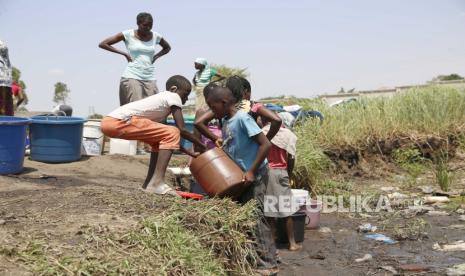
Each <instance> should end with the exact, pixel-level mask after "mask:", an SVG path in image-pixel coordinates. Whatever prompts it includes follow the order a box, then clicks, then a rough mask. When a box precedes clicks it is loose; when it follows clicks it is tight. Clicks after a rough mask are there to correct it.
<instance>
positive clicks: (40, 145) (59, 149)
mask: <svg viewBox="0 0 465 276" xmlns="http://www.w3.org/2000/svg"><path fill="white" fill-rule="evenodd" d="M85 122H86V120H85V119H83V118H79V117H64V116H35V117H32V124H31V126H30V128H29V129H30V134H29V135H30V143H31V159H32V160H36V161H41V162H49V163H62V162H72V161H77V160H79V159H81V144H82V129H83V126H84V123H85Z"/></svg>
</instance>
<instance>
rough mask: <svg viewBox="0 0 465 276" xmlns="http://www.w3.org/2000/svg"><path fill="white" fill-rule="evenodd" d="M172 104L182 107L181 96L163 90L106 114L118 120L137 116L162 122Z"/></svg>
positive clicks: (169, 111)
mask: <svg viewBox="0 0 465 276" xmlns="http://www.w3.org/2000/svg"><path fill="white" fill-rule="evenodd" d="M172 106H178V107H182V100H181V97H180V96H179V95H178V94H177V93H173V92H170V91H165V92H160V93H158V94H155V95H152V96H150V97H147V98H144V99H142V100H138V101H135V102H132V103H128V104H125V105H123V106H120V107H119V108H117V109H116V110H114V111H112V112H111V113H110V114H108V116H109V117H113V118H116V119H120V120H129V119H130V118H131V117H132V116H138V117H144V118H147V119H150V120H152V121H154V122H162V121H163V120H165V119H166V117H167V116H168V115H169V114H170V113H171V107H172Z"/></svg>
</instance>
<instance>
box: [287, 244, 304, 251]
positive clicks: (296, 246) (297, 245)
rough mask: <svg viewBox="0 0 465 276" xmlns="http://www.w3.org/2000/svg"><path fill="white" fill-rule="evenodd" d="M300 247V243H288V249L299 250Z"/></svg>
mask: <svg viewBox="0 0 465 276" xmlns="http://www.w3.org/2000/svg"><path fill="white" fill-rule="evenodd" d="M301 249H302V244H298V243H295V244H289V251H299V250H301Z"/></svg>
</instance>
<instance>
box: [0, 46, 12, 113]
mask: <svg viewBox="0 0 465 276" xmlns="http://www.w3.org/2000/svg"><path fill="white" fill-rule="evenodd" d="M11 84H12V68H11V63H10V58H9V56H8V47H7V46H6V44H5V43H3V42H2V41H1V40H0V115H7V116H13V113H14V111H13V95H12V93H11Z"/></svg>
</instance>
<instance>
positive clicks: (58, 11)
mask: <svg viewBox="0 0 465 276" xmlns="http://www.w3.org/2000/svg"><path fill="white" fill-rule="evenodd" d="M142 11H146V12H150V13H151V14H152V15H153V17H154V28H153V31H156V32H158V33H160V34H162V36H163V37H164V38H165V40H166V41H168V42H169V43H170V44H171V47H172V50H171V52H170V53H169V54H168V55H166V56H163V57H162V58H160V59H159V60H157V62H156V77H157V84H158V87H159V89H160V90H162V89H164V86H165V82H166V80H167V79H168V78H169V77H170V76H172V75H175V74H181V75H184V76H186V77H188V79H192V76H193V75H194V73H195V69H194V65H193V62H194V59H195V58H196V57H204V58H206V59H207V60H208V61H209V62H210V63H216V64H225V65H228V66H232V67H239V68H247V70H248V72H249V73H250V81H251V84H252V97H253V98H255V99H260V98H262V97H269V96H278V95H294V96H298V97H315V96H317V95H321V94H325V93H335V92H337V91H338V90H339V89H340V88H341V87H344V89H346V90H348V89H352V88H355V89H356V90H368V89H377V88H386V87H395V86H398V85H409V84H421V83H425V82H426V81H428V80H431V79H432V78H433V77H435V76H437V75H439V74H449V73H458V74H461V75H465V0H460V1H459V0H435V1H433V0H409V1H405V0H389V1H387V0H385V1H372V0H339V1H336V0H325V1H321V0H320V1H312V0H307V1H303V0H302V1H300V0H293V1H277V0H247V1H246V0H235V1H221V0H216V1H210V0H205V1H203V0H199V1H180V0H171V1H158V0H156V1H155V0H152V1H148V0H137V1H134V0H132V1H129V0H125V1H123V0H98V1H95V0H79V1H74V0H47V1H45V0H44V1H36V0H0V40H2V41H4V42H5V43H6V44H7V45H8V47H9V52H10V59H11V62H12V64H13V65H14V66H15V67H17V68H19V69H20V70H21V72H22V79H23V80H24V81H25V82H26V84H27V90H26V91H27V93H28V96H29V105H28V106H27V108H28V109H29V110H33V111H47V110H51V109H52V108H53V106H54V103H53V101H52V99H53V91H54V84H55V83H56V82H58V81H61V82H64V83H66V84H67V85H68V87H69V88H70V90H71V93H70V96H71V99H70V104H71V105H72V107H73V108H74V114H75V115H79V116H88V115H89V110H90V109H91V108H93V110H94V111H95V112H97V113H100V114H107V113H109V112H110V111H112V110H113V109H115V108H116V107H118V105H119V98H118V97H119V96H118V89H119V79H120V77H121V74H122V72H123V70H124V68H125V65H126V59H125V58H124V57H123V56H120V55H117V54H114V53H111V52H108V51H105V50H102V49H100V48H98V43H99V42H101V41H102V40H103V39H105V38H107V37H109V36H112V35H114V34H117V33H119V32H121V31H123V30H128V29H134V28H137V25H136V15H137V14H138V13H139V12H142ZM117 47H119V48H121V49H125V48H124V44H123V43H120V44H118V45H117Z"/></svg>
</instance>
